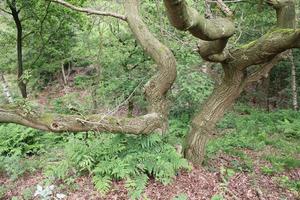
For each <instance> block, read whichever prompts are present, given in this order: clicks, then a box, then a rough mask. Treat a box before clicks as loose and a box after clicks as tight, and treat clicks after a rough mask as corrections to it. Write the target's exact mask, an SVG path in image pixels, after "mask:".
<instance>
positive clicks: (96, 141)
mask: <svg viewBox="0 0 300 200" xmlns="http://www.w3.org/2000/svg"><path fill="white" fill-rule="evenodd" d="M80 137H81V136H76V137H74V138H71V139H70V141H69V142H68V143H67V144H66V145H65V160H62V161H61V162H58V163H56V164H54V166H55V167H54V168H53V165H51V167H50V168H49V167H48V171H49V169H50V171H55V172H54V173H52V175H54V176H56V178H59V179H64V178H66V177H67V176H69V175H70V170H72V169H75V173H81V174H82V173H89V174H92V175H93V182H94V184H95V187H96V188H97V189H98V190H99V191H100V192H101V193H103V194H105V193H106V192H108V191H109V189H110V186H111V181H112V180H123V179H124V180H126V187H127V189H128V190H129V193H130V196H131V198H133V199H136V198H138V197H140V195H141V194H142V193H143V190H144V188H145V186H146V184H147V181H148V176H153V177H154V178H155V179H156V180H158V181H160V182H162V183H163V184H168V183H170V182H171V181H172V178H173V177H174V176H175V175H176V173H177V172H178V170H180V169H181V168H183V169H188V168H189V165H188V163H187V161H186V160H185V159H183V158H182V157H181V156H180V155H179V154H177V152H176V150H175V149H174V147H173V146H171V145H170V144H168V143H166V142H165V141H164V139H163V138H162V137H161V136H159V135H157V134H154V135H150V136H125V135H102V136H100V137H99V138H94V137H92V138H89V139H88V140H86V141H83V140H82V139H80ZM51 169H52V170H51ZM56 170H59V172H62V174H60V173H59V174H57V171H56ZM55 173H56V174H55ZM48 175H49V174H48Z"/></svg>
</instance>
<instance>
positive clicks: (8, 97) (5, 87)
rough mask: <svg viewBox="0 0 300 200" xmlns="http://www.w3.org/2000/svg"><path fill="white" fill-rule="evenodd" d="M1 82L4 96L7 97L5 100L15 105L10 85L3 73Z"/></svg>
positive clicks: (0, 77) (0, 78)
mask: <svg viewBox="0 0 300 200" xmlns="http://www.w3.org/2000/svg"><path fill="white" fill-rule="evenodd" d="M0 80H1V82H2V87H3V94H4V96H5V98H6V99H7V102H8V103H13V102H14V101H13V98H12V97H11V94H10V92H9V88H8V84H7V82H6V80H5V78H4V75H3V73H0Z"/></svg>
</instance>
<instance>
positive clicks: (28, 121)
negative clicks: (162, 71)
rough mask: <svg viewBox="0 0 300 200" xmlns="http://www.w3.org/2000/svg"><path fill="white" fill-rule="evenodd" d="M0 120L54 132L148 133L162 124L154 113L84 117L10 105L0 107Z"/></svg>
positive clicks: (0, 121)
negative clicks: (31, 110) (137, 115)
mask: <svg viewBox="0 0 300 200" xmlns="http://www.w3.org/2000/svg"><path fill="white" fill-rule="evenodd" d="M31 113H33V112H31ZM34 113H35V112H34ZM0 123H15V124H20V125H23V126H26V127H31V128H35V129H39V130H43V131H50V132H56V133H61V132H84V131H98V132H111V133H126V134H148V133H152V132H154V131H155V130H156V129H159V128H161V126H162V123H161V118H160V116H159V115H158V114H156V113H151V114H147V115H143V116H140V117H134V118H125V117H116V116H108V115H106V114H95V115H87V116H80V115H62V114H54V113H42V114H26V113H24V112H23V111H22V110H19V109H10V108H0Z"/></svg>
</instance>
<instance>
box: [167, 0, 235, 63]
mask: <svg viewBox="0 0 300 200" xmlns="http://www.w3.org/2000/svg"><path fill="white" fill-rule="evenodd" d="M164 4H165V7H166V10H167V15H168V18H169V20H170V22H171V24H172V25H173V26H174V27H175V28H177V29H178V30H182V31H189V32H190V33H191V34H192V35H193V36H195V37H197V38H199V39H200V42H199V45H198V51H199V53H200V55H201V57H202V58H203V59H204V60H207V61H212V62H220V61H223V60H225V58H226V54H224V53H223V50H224V49H225V47H226V44H227V41H228V38H229V37H231V36H232V35H233V34H234V32H235V28H234V23H233V22H232V21H231V20H229V19H227V18H220V17H217V18H212V19H206V18H205V16H204V15H200V14H199V13H198V12H197V11H196V10H195V9H193V8H191V7H189V6H188V5H187V2H186V1H185V0H164Z"/></svg>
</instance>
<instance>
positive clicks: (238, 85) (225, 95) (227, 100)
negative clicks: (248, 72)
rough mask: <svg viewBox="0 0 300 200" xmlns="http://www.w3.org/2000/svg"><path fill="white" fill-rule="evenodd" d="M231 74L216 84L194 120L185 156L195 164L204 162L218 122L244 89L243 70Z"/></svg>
mask: <svg viewBox="0 0 300 200" xmlns="http://www.w3.org/2000/svg"><path fill="white" fill-rule="evenodd" d="M229 74H230V75H229V76H228V75H227V77H225V78H224V80H223V81H222V83H221V84H220V85H218V86H216V88H215V90H214V91H213V93H212V95H211V96H210V97H209V98H208V100H207V101H206V102H205V103H204V105H203V106H202V110H201V111H200V113H198V114H196V115H195V117H194V118H193V120H192V123H191V128H190V131H189V133H188V135H187V139H186V147H185V157H186V158H187V159H188V160H189V161H191V162H192V163H193V164H195V165H201V164H202V162H203V159H204V155H205V146H206V144H207V142H208V140H209V138H210V136H211V135H213V133H214V131H215V126H216V123H217V122H218V121H219V120H220V119H221V118H222V116H223V115H224V113H225V111H226V110H227V109H228V108H230V107H231V106H232V105H233V103H234V101H235V100H236V99H237V98H238V97H239V95H240V93H241V92H242V91H243V88H244V85H245V84H244V74H243V72H241V71H235V72H232V73H229Z"/></svg>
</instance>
